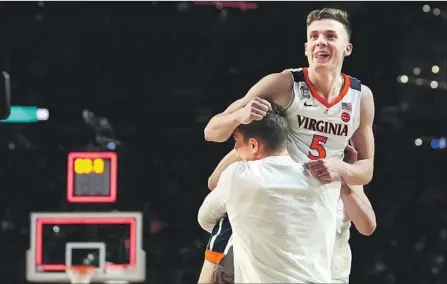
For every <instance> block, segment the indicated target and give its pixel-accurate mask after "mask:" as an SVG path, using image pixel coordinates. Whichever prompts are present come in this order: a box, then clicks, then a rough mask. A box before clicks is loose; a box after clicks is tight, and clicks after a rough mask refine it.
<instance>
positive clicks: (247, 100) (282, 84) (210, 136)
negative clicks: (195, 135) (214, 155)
mask: <svg viewBox="0 0 447 284" xmlns="http://www.w3.org/2000/svg"><path fill="white" fill-rule="evenodd" d="M292 86H293V80H292V79H291V75H290V72H289V71H283V72H282V73H274V74H270V75H267V76H265V77H264V78H262V79H261V80H260V81H259V82H258V83H256V84H255V85H254V86H253V87H251V89H250V90H249V91H248V93H247V94H246V95H245V96H244V97H243V98H241V99H239V100H237V101H235V102H233V103H232V104H231V105H230V106H229V107H228V108H227V109H226V110H225V111H224V112H222V113H220V114H217V115H215V116H214V117H213V118H211V120H210V121H209V122H208V124H207V126H206V127H205V131H204V135H205V140H206V141H213V142H224V141H226V140H228V138H230V136H231V135H232V134H233V131H234V130H235V129H236V127H238V125H239V124H241V123H248V121H250V120H255V119H257V120H259V119H262V118H263V117H264V116H265V112H266V111H267V110H268V109H265V110H263V109H264V107H265V106H266V105H267V106H270V104H269V103H268V102H267V101H265V100H264V99H270V100H276V99H277V98H278V97H279V96H280V95H281V94H285V93H286V92H290V91H291V90H292ZM259 98H260V99H259ZM261 99H262V100H261ZM246 106H247V108H246V109H245V112H244V107H246Z"/></svg>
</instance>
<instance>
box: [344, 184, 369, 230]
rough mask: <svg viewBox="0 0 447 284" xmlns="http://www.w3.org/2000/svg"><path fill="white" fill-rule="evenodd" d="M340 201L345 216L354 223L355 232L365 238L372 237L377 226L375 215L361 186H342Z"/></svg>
mask: <svg viewBox="0 0 447 284" xmlns="http://www.w3.org/2000/svg"><path fill="white" fill-rule="evenodd" d="M341 199H342V200H343V204H344V207H345V212H346V215H347V216H348V218H349V220H351V221H352V223H354V225H355V228H356V229H357V231H359V233H360V234H362V235H365V236H370V235H372V234H373V233H374V231H375V230H376V226H377V223H376V214H375V213H374V209H373V208H372V205H371V202H370V201H369V199H368V197H367V196H366V194H365V192H364V190H363V186H361V185H346V184H343V185H342V187H341Z"/></svg>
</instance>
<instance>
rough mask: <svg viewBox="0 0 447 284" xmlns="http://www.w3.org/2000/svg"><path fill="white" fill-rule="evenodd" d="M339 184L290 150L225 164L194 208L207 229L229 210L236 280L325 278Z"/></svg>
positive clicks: (327, 280) (324, 280)
mask: <svg viewBox="0 0 447 284" xmlns="http://www.w3.org/2000/svg"><path fill="white" fill-rule="evenodd" d="M339 198H340V190H339V188H338V190H337V189H336V188H335V189H334V188H333V187H326V186H324V185H323V186H322V185H321V183H320V182H319V181H317V180H316V179H314V178H313V177H311V176H309V175H308V173H307V171H306V170H305V169H304V167H303V165H302V164H298V163H296V162H294V161H293V160H292V158H290V156H270V157H267V158H264V159H261V160H257V161H245V162H237V163H234V164H232V165H230V166H229V167H228V168H227V169H226V170H225V171H224V172H223V173H222V176H221V177H220V180H219V183H218V185H217V187H216V188H215V189H214V191H212V192H211V193H210V194H209V195H208V196H207V198H206V199H205V201H204V203H203V205H202V207H201V208H200V210H199V216H198V219H199V223H200V225H201V226H202V228H204V229H205V230H207V231H209V232H210V231H211V230H212V228H213V227H214V225H215V224H216V222H217V221H218V220H219V219H220V218H221V217H222V216H223V215H224V214H225V213H227V214H228V217H229V219H230V223H231V225H232V228H233V251H234V273H235V283H309V282H313V283H330V282H331V280H332V279H331V262H332V254H333V249H334V243H335V234H334V232H335V230H336V207H337V202H338V200H339Z"/></svg>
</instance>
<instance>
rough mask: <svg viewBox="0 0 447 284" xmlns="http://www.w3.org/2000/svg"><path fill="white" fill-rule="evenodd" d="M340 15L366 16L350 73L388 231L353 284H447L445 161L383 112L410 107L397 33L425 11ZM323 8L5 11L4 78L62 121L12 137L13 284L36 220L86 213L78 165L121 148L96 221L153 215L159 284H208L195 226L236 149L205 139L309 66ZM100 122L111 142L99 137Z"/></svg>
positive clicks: (151, 252) (4, 270)
mask: <svg viewBox="0 0 447 284" xmlns="http://www.w3.org/2000/svg"><path fill="white" fill-rule="evenodd" d="M119 5H123V6H119ZM336 5H338V7H342V8H347V9H348V11H352V15H353V25H354V36H353V42H354V46H355V48H354V53H353V55H352V58H349V59H348V62H347V66H346V69H347V70H346V72H347V73H351V72H352V73H353V75H355V77H358V78H359V79H360V80H363V82H365V84H367V85H369V86H370V87H371V89H372V90H373V92H374V93H375V98H376V107H377V110H376V123H375V135H376V148H377V150H376V164H375V168H376V170H375V176H374V179H373V182H372V183H371V184H370V185H368V186H367V194H368V195H369V197H370V199H371V202H372V204H373V206H374V208H375V211H376V214H377V223H378V228H377V230H376V232H375V233H374V235H373V236H371V237H363V236H360V235H359V234H358V233H356V232H355V229H352V238H351V246H352V250H353V257H354V260H353V266H352V283H362V284H370V283H371V284H372V283H384V284H394V283H396V284H397V283H427V284H428V283H430V284H437V283H439V284H441V283H447V272H446V269H445V261H446V259H445V258H446V256H447V200H446V193H445V184H447V180H446V179H447V175H446V174H445V173H444V169H445V167H443V164H444V161H445V158H446V153H445V152H443V151H442V150H438V151H436V150H432V149H430V148H429V147H415V145H414V143H413V141H414V138H413V137H414V135H415V133H414V129H422V128H429V127H432V128H433V125H435V124H434V122H431V121H425V122H423V121H422V120H418V119H417V118H413V119H412V120H406V119H403V115H402V116H400V114H399V112H394V114H391V115H390V114H389V113H384V110H385V109H389V108H390V107H391V108H392V107H398V105H399V102H400V93H399V92H400V91H399V90H400V89H399V86H398V84H397V82H396V79H395V78H396V76H397V75H398V73H399V66H400V63H401V62H400V60H401V59H400V58H399V57H398V56H397V55H396V54H398V52H399V50H400V46H399V45H398V44H394V43H396V42H400V41H399V40H400V38H399V34H396V33H395V32H396V31H400V29H401V28H402V27H403V26H404V25H405V24H408V21H407V20H408V19H407V18H408V17H412V14H411V11H413V10H412V9H413V8H412V7H413V6H409V7H408V8H405V9H408V11H407V10H405V9H404V11H405V13H402V15H400V14H399V15H398V16H396V7H397V6H396V5H397V4H389V6H388V8H383V9H379V8H380V6H378V4H376V3H364V4H363V3H361V4H359V3H357V4H355V3H352V4H347V3H345V4H336ZM374 5H376V6H374ZM381 5H382V4H381ZM383 5H384V6H386V5H388V4H386V5H385V4H383ZM393 5H394V6H393ZM330 6H335V5H330ZM320 7H323V4H318V5H317V4H315V3H313V4H312V3H310V2H309V3H302V2H299V3H292V4H289V3H282V4H279V3H278V4H276V3H275V4H274V3H266V4H264V6H263V3H260V5H259V8H258V9H257V10H250V11H241V10H238V9H222V8H220V9H218V8H215V7H212V6H210V7H209V6H195V5H194V3H193V2H188V3H175V2H172V3H159V2H145V3H135V4H134V6H131V5H130V4H129V5H127V4H126V5H124V4H118V3H113V4H112V3H111V4H107V5H105V4H104V6H100V5H99V4H89V3H83V4H69V3H62V2H60V3H47V2H36V3H18V2H17V3H1V4H0V23H1V25H0V39H1V42H2V48H1V52H0V64H1V66H2V68H3V69H6V70H9V72H10V74H11V79H12V84H13V85H12V91H13V96H14V97H13V104H15V105H37V106H40V107H46V108H48V109H49V110H50V120H49V121H48V122H45V123H40V124H30V125H6V124H1V125H0V153H1V154H0V157H1V161H2V163H1V168H0V189H1V190H0V203H1V206H0V247H1V249H0V251H1V255H2V257H0V279H2V280H1V282H2V283H15V284H20V283H26V282H25V280H24V275H25V273H24V271H25V251H26V250H27V249H28V248H29V213H30V212H39V211H50V212H57V211H62V212H64V211H73V210H81V209H82V207H79V206H76V205H71V204H68V203H67V201H66V198H65V188H66V168H65V165H66V158H67V154H68V153H69V152H70V151H75V150H76V151H83V150H85V151H87V150H107V143H108V142H110V141H114V143H116V145H117V148H116V150H115V151H116V152H117V153H118V155H119V167H118V171H119V183H118V190H119V197H118V201H117V203H116V204H113V205H107V206H104V205H103V206H99V205H98V206H96V207H95V206H93V207H89V208H90V210H111V209H118V210H122V211H125V210H129V211H130V210H135V211H141V212H143V213H144V224H145V226H144V229H143V230H144V249H145V251H146V253H147V270H146V274H147V280H146V282H145V283H150V284H162V283H173V284H183V283H185V284H186V283H188V284H189V283H194V282H195V281H197V277H198V274H199V271H200V268H201V265H202V262H203V256H204V248H205V245H206V242H207V241H208V236H207V233H205V232H203V231H202V230H201V229H200V227H199V226H198V224H197V219H196V217H197V211H198V208H199V206H200V204H201V202H202V201H203V198H204V197H205V195H206V194H207V192H208V190H207V178H208V175H209V174H210V173H211V172H212V170H213V167H214V166H215V165H216V164H217V162H218V161H219V159H220V158H221V157H223V155H224V154H225V153H226V152H227V151H229V149H231V147H232V145H231V142H227V143H223V144H213V143H208V142H205V141H204V138H203V128H204V126H205V124H206V122H207V121H208V119H209V118H210V117H211V116H212V115H213V114H215V113H217V112H220V111H222V110H223V109H224V108H225V107H226V105H228V104H229V103H230V102H231V101H233V100H235V99H236V98H238V97H240V96H242V95H244V93H245V92H246V91H247V90H248V88H249V87H250V86H251V85H252V84H254V83H255V82H256V81H257V80H259V79H260V78H261V77H262V76H264V75H266V74H268V73H271V72H276V71H281V70H283V69H285V68H290V67H297V66H303V65H305V58H304V55H303V42H304V39H305V16H306V14H307V12H308V11H310V10H311V9H312V8H320ZM401 9H403V8H401ZM415 9H420V8H415ZM369 11H374V13H370V12H369ZM371 14H373V15H371ZM396 17H402V23H401V21H399V20H398V19H396ZM406 17H407V18H406ZM377 18H380V19H382V20H381V21H380V22H377ZM393 40H394V41H393ZM378 41H379V42H378ZM383 42H386V43H391V42H392V43H393V44H390V45H385V44H383ZM396 45H397V46H396ZM383 66H387V68H383ZM86 111H91V112H94V113H95V115H97V116H98V117H101V118H104V119H105V122H104V123H105V125H107V127H109V126H110V129H112V128H113V131H105V132H103V133H98V127H95V126H92V124H89V123H87V121H86V117H85V115H86ZM83 114H84V116H83ZM407 115H409V116H411V114H407ZM99 128H101V127H99ZM110 129H109V130H110ZM412 139H413V140H412ZM104 141H106V143H104Z"/></svg>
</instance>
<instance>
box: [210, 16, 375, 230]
mask: <svg viewBox="0 0 447 284" xmlns="http://www.w3.org/2000/svg"><path fill="white" fill-rule="evenodd" d="M350 35H351V27H350V24H349V21H348V17H347V14H346V13H345V12H344V11H341V10H336V9H323V10H317V11H313V12H311V13H310V14H309V16H308V18H307V42H306V43H305V54H306V56H307V58H308V61H309V67H308V68H299V69H295V70H286V71H283V72H281V73H275V74H270V75H268V76H266V77H264V78H263V79H262V80H261V81H259V82H258V83H257V84H256V85H255V86H253V87H252V88H251V89H250V90H249V92H248V93H247V95H246V96H245V97H243V98H242V99H240V100H238V101H236V102H234V103H233V104H231V105H230V106H229V107H228V108H227V110H225V111H224V112H223V113H221V114H218V115H216V116H215V117H213V118H212V120H211V121H210V122H209V124H208V125H207V127H206V129H205V138H206V140H208V141H215V142H223V141H226V140H227V139H228V138H229V137H230V136H231V134H232V133H233V131H234V129H235V128H236V127H237V126H238V125H240V124H248V123H250V122H251V121H253V120H260V119H262V118H263V117H264V116H265V114H266V111H267V110H268V109H269V108H270V103H269V102H268V101H267V100H266V99H270V100H273V101H275V102H277V103H278V104H280V105H282V106H284V107H286V109H287V115H288V120H289V123H290V125H291V133H290V135H289V139H288V142H289V143H288V147H287V148H288V151H289V153H290V155H291V156H292V157H293V158H294V160H295V161H298V162H307V165H308V167H309V170H310V172H311V174H312V175H313V176H314V177H316V178H318V179H319V180H320V181H321V182H322V183H325V184H326V186H327V187H328V188H334V189H337V188H338V189H340V182H339V181H340V180H343V181H344V182H345V183H347V184H351V185H356V184H360V185H361V184H366V183H368V182H369V181H370V180H371V178H372V174H373V157H374V136H373V132H372V124H373V119H374V101H373V96H372V92H371V90H370V89H369V88H368V87H366V86H364V85H362V84H361V83H360V81H359V80H357V79H355V78H352V77H350V76H347V75H345V74H343V73H341V69H342V64H343V60H344V58H345V56H349V55H350V54H351V52H352V45H351V43H350V42H349V39H350ZM350 138H352V143H353V145H354V146H355V147H356V148H357V150H358V157H359V160H358V161H357V162H355V163H353V164H352V165H351V164H348V163H345V162H343V161H342V157H343V151H344V149H345V147H346V146H347V144H348V141H349V139H350ZM225 159H227V160H236V159H237V158H236V157H235V156H234V152H232V153H230V154H229V155H227V156H226V157H225V158H224V160H225ZM215 183H216V180H215V179H213V178H211V179H210V181H209V186H210V188H213V187H214V186H215ZM338 207H340V206H338ZM341 207H342V208H341V209H340V208H338V209H339V210H338V211H340V210H341V211H344V210H343V206H341ZM334 210H335V209H334ZM347 230H348V232H349V228H348V229H347ZM366 234H369V233H366Z"/></svg>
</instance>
